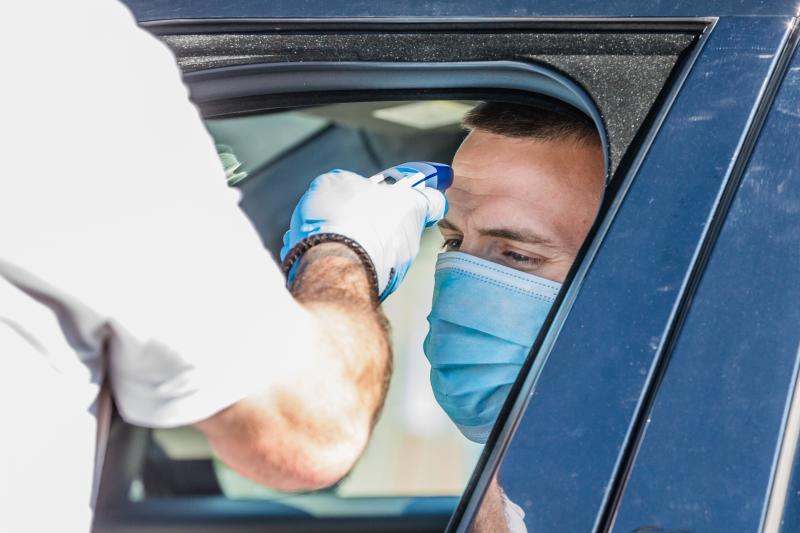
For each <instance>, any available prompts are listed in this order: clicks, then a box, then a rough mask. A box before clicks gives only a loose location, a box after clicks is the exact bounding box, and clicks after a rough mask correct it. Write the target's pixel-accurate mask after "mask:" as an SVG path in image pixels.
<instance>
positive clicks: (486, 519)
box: [470, 476, 508, 533]
mask: <svg viewBox="0 0 800 533" xmlns="http://www.w3.org/2000/svg"><path fill="white" fill-rule="evenodd" d="M470 533H508V523H507V521H506V515H505V509H504V503H503V495H502V492H501V490H500V485H499V484H498V482H497V476H495V477H493V478H492V481H491V483H490V484H489V487H488V488H487V489H486V494H485V495H484V497H483V501H482V502H481V505H480V507H479V508H478V512H477V514H476V516H475V519H474V520H473V522H472V527H471V528H470Z"/></svg>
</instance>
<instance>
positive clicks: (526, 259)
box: [503, 250, 541, 264]
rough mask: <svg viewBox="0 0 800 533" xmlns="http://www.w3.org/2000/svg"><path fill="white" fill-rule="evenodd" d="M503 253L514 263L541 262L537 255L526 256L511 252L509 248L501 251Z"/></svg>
mask: <svg viewBox="0 0 800 533" xmlns="http://www.w3.org/2000/svg"><path fill="white" fill-rule="evenodd" d="M503 255H505V256H506V257H508V258H509V259H511V260H512V261H514V262H515V263H526V264H529V263H533V264H537V263H539V262H541V260H540V259H539V258H537V257H528V256H527V255H522V254H518V253H517V252H512V251H510V250H509V251H507V252H503Z"/></svg>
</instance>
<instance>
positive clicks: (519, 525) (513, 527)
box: [498, 485, 528, 533]
mask: <svg viewBox="0 0 800 533" xmlns="http://www.w3.org/2000/svg"><path fill="white" fill-rule="evenodd" d="M498 487H499V485H498ZM499 488H500V496H501V497H502V501H503V515H504V516H505V518H506V526H507V527H508V532H509V533H528V526H526V525H525V511H523V510H522V507H520V506H519V505H517V504H516V503H514V502H512V501H511V500H510V499H509V497H508V496H507V495H506V492H505V491H504V490H503V488H502V487H499Z"/></svg>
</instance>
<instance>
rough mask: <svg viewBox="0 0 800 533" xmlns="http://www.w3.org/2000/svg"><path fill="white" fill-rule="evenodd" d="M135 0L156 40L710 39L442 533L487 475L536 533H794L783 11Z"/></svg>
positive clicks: (477, 495)
mask: <svg viewBox="0 0 800 533" xmlns="http://www.w3.org/2000/svg"><path fill="white" fill-rule="evenodd" d="M127 4H128V5H129V6H130V8H131V9H132V11H133V12H134V13H135V15H136V16H137V18H138V19H139V20H140V22H143V23H146V25H147V26H148V27H150V28H159V27H160V26H163V25H164V24H167V23H166V22H164V21H172V22H171V23H172V24H175V23H178V22H180V23H184V22H187V23H190V24H192V23H194V22H197V20H198V19H202V20H205V21H206V22H208V20H209V19H213V21H216V22H218V23H225V22H228V21H230V19H248V20H250V21H252V22H254V23H258V24H264V25H270V24H273V25H274V24H283V23H288V22H291V23H292V24H295V25H297V27H302V25H303V24H311V25H318V23H319V22H320V21H323V20H324V21H327V22H328V23H330V26H329V27H328V30H327V31H330V32H336V31H337V30H336V24H337V23H353V22H359V23H362V22H363V23H375V24H378V23H379V24H382V25H384V26H386V25H389V26H390V25H391V24H406V25H414V24H426V23H434V22H435V23H437V24H448V23H458V24H462V25H469V24H470V23H472V22H475V23H478V22H479V23H481V24H482V25H484V27H486V26H491V24H493V23H495V22H496V23H497V24H507V23H509V21H511V22H514V21H539V20H545V21H547V20H552V21H560V22H564V23H570V24H572V23H575V24H586V25H593V26H594V27H598V28H601V29H602V27H603V25H604V24H613V25H615V27H619V26H624V25H626V24H628V25H630V27H631V28H635V27H636V25H641V24H645V25H646V24H648V23H650V22H654V21H656V22H663V23H677V24H683V23H687V22H692V23H697V24H698V25H700V26H702V30H701V31H699V32H698V39H697V42H696V44H695V45H694V46H693V48H692V49H691V51H690V52H689V53H687V55H686V57H684V58H683V59H682V66H681V69H680V71H679V72H678V73H677V74H676V75H675V76H674V77H673V78H672V79H671V81H670V82H669V85H668V86H667V87H665V89H664V92H663V93H662V96H661V99H660V101H659V107H658V109H657V112H654V114H653V115H652V118H651V120H650V121H649V122H648V123H647V124H646V125H645V126H643V128H644V129H643V130H642V131H640V132H639V137H638V138H637V139H638V140H637V142H636V144H635V146H632V147H631V148H630V150H631V151H632V152H631V153H630V154H628V164H627V165H625V167H624V168H623V169H622V170H621V171H620V173H618V174H617V175H616V176H615V177H614V182H615V183H614V186H613V188H612V192H611V193H610V194H609V195H608V198H606V202H605V205H604V209H603V211H602V216H601V218H600V219H599V220H598V221H597V223H596V224H595V227H594V229H593V231H592V233H591V235H590V239H589V242H588V243H587V244H586V245H585V247H584V251H583V254H582V259H581V261H580V264H578V265H576V266H575V267H574V268H573V271H572V274H571V278H570V281H569V284H568V290H567V291H566V294H564V295H563V298H562V299H561V305H560V306H559V308H558V310H557V311H556V312H554V313H553V314H552V316H551V317H550V327H549V329H548V331H547V332H546V334H542V335H541V336H540V338H539V339H538V340H537V342H536V345H535V346H534V356H532V357H530V358H529V362H528V366H527V368H526V371H527V373H526V375H524V376H522V377H521V378H520V380H519V382H518V383H517V388H516V390H515V394H513V395H512V398H511V399H510V400H509V402H508V403H507V405H506V408H505V410H504V412H503V413H502V415H501V424H498V427H496V428H495V432H494V433H493V435H492V438H491V439H490V443H489V446H487V450H486V452H485V453H484V456H483V458H482V460H481V463H480V465H479V468H478V470H477V471H476V473H475V475H474V476H473V479H472V482H471V483H470V486H469V487H468V490H467V492H466V494H465V496H464V498H463V499H462V501H461V503H460V505H459V507H458V509H457V510H456V513H455V515H454V517H453V519H452V521H451V523H450V527H451V528H453V529H454V530H456V529H457V530H463V529H466V528H467V526H468V523H469V521H470V519H471V518H472V516H473V515H474V513H475V510H476V508H477V507H478V505H479V504H480V501H481V497H482V494H483V491H484V489H485V487H486V485H487V483H488V481H489V479H490V478H491V477H492V475H493V474H494V473H495V472H499V477H500V479H501V482H502V484H503V487H504V489H505V491H506V493H507V494H508V496H509V497H510V498H511V499H512V500H513V501H515V502H517V503H518V504H519V505H521V506H522V507H523V508H524V509H525V511H526V524H527V527H528V530H529V531H537V532H539V531H559V532H572V531H575V532H587V531H612V530H613V531H624V532H627V531H694V532H709V531H720V532H740V531H742V532H743V531H762V530H764V531H778V530H780V531H787V532H788V531H797V530H800V500H799V499H798V498H799V497H798V494H800V470H799V469H798V468H794V467H793V465H794V464H795V462H796V461H795V459H794V456H795V448H794V445H793V442H795V441H796V440H797V433H798V427H797V421H796V419H797V418H798V417H800V412H799V411H798V408H797V407H793V405H792V400H793V398H794V397H795V389H796V386H797V373H798V361H799V360H800V357H799V356H800V352H799V351H798V349H799V348H800V143H799V142H798V141H800V55H799V54H798V53H797V51H796V48H797V41H798V28H797V19H796V15H797V9H798V6H797V4H796V3H795V2H783V1H777V0H765V1H748V0H741V1H736V2H732V1H725V0H713V1H702V0H697V1H673V2H638V1H634V0H619V1H614V2H592V1H588V0H572V1H570V0H566V1H555V0H540V1H530V0H528V1H525V0H506V1H502V0H485V1H482V2H464V1H436V0H428V1H414V0H394V1H391V2H380V1H370V2H367V1H363V0H357V1H340V0H305V1H303V0H301V1H297V0H294V1H287V0H276V1H271V2H255V1H245V0H230V1H227V2H214V1H210V0H203V1H198V0H193V1H190V0H169V1H166V0H161V1H159V0H128V1H127ZM159 21H161V22H159ZM208 27H209V28H212V30H209V31H216V30H213V26H211V25H209V26H208ZM795 401H796V400H795ZM795 470H796V471H795Z"/></svg>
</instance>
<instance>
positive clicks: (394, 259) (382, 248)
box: [281, 169, 447, 301]
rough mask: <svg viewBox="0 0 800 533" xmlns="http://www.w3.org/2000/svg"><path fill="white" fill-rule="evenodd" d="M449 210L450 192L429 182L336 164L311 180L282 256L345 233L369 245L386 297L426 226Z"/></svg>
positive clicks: (285, 238) (382, 295) (365, 246)
mask: <svg viewBox="0 0 800 533" xmlns="http://www.w3.org/2000/svg"><path fill="white" fill-rule="evenodd" d="M446 211H447V200H446V199H445V197H444V194H442V193H441V192H439V191H438V190H436V189H434V188H432V187H426V186H425V184H424V183H420V184H419V185H417V186H416V187H413V188H412V187H408V186H405V185H385V184H380V185H379V184H376V183H372V182H370V181H369V180H368V179H366V178H364V177H362V176H359V175H358V174H355V173H353V172H348V171H346V170H338V169H337V170H331V171H330V172H328V173H326V174H323V175H321V176H319V177H317V178H316V179H315V180H314V181H313V182H312V183H311V185H310V187H309V188H308V190H307V191H306V192H305V194H303V196H302V198H300V202H299V203H298V204H297V206H296V207H295V209H294V213H293V214H292V221H291V226H290V227H289V230H288V231H287V232H286V233H285V234H284V236H283V248H281V261H284V262H285V260H286V257H287V255H289V254H290V252H291V251H292V250H293V249H294V248H295V246H297V245H298V243H301V241H303V240H304V239H307V238H309V237H312V236H314V235H318V234H323V233H325V234H330V233H333V234H337V235H342V236H344V237H347V238H349V239H352V240H353V241H355V242H356V243H357V244H358V245H360V246H361V247H362V248H363V249H364V251H366V254H367V255H368V256H369V259H370V260H371V261H372V264H373V266H374V268H375V271H376V274H377V287H376V289H377V294H378V295H379V299H380V301H383V300H384V299H385V298H386V297H387V296H388V295H389V294H391V293H392V291H393V290H394V289H395V288H396V287H397V286H398V284H399V283H400V281H402V279H403V277H404V276H405V274H406V272H407V271H408V267H409V266H410V265H411V262H412V261H413V260H414V258H415V257H416V255H417V252H418V251H419V243H420V237H421V236H422V230H423V229H424V228H425V227H427V226H431V225H433V224H435V223H436V222H438V221H439V220H441V219H442V217H444V215H445V212H446ZM301 247H302V245H301ZM292 255H294V254H292ZM295 264H296V262H295ZM291 274H292V273H291V272H290V278H289V281H290V282H291V281H292V277H291Z"/></svg>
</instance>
